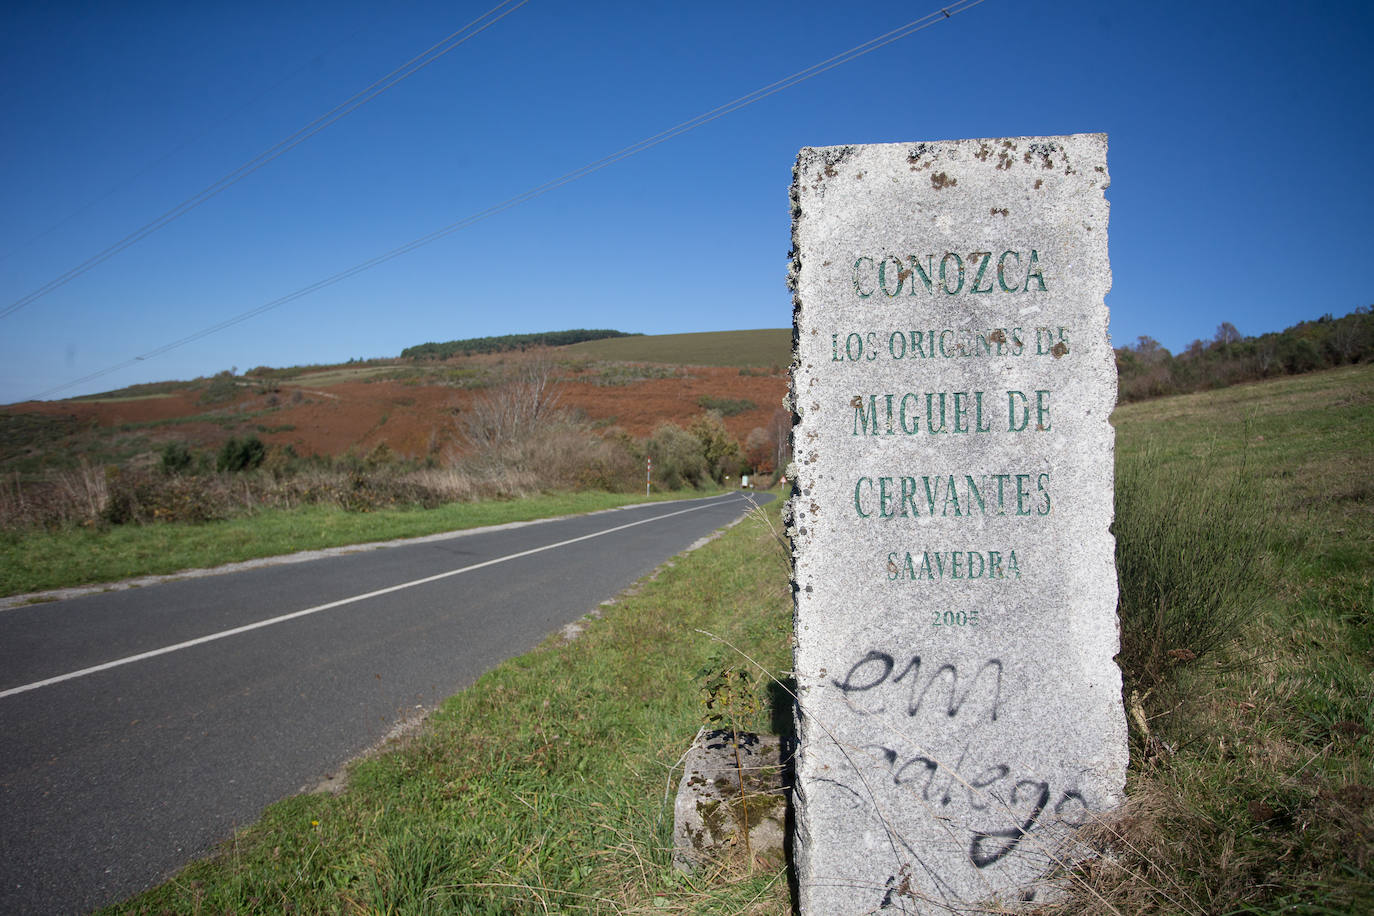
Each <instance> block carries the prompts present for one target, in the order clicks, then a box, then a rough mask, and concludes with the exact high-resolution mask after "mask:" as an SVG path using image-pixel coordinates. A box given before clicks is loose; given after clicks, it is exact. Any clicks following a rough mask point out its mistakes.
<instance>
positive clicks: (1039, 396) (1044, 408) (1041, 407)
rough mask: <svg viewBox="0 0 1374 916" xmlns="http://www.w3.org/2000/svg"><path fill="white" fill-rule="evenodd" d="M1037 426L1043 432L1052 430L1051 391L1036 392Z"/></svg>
mask: <svg viewBox="0 0 1374 916" xmlns="http://www.w3.org/2000/svg"><path fill="white" fill-rule="evenodd" d="M1035 428H1036V429H1037V430H1039V431H1040V432H1042V433H1047V432H1049V431H1050V393H1049V392H1048V391H1040V390H1037V391H1036V392H1035Z"/></svg>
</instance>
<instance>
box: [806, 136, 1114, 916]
mask: <svg viewBox="0 0 1374 916" xmlns="http://www.w3.org/2000/svg"><path fill="white" fill-rule="evenodd" d="M1106 153H1107V139H1106V137H1105V136H1104V135H1101V134H1084V135H1074V136H1066V137H1018V138H1010V139H997V140H956V141H948V142H939V143H901V144H881V145H871V146H845V147H828V148H808V149H804V150H802V151H801V153H800V155H799V156H798V158H797V164H796V168H795V171H794V178H793V185H792V214H793V224H792V225H793V255H792V257H793V263H792V268H791V276H790V282H791V285H792V287H793V289H794V291H795V310H794V337H795V353H794V357H793V363H792V390H791V399H792V405H793V409H794V411H795V414H796V422H795V426H794V428H793V454H794V456H795V458H794V462H795V474H796V479H795V482H794V489H793V491H792V497H791V500H790V502H789V504H788V511H789V518H788V524H789V533H790V535H791V538H792V548H793V563H794V565H793V587H794V592H795V596H796V651H795V669H796V678H797V689H798V709H799V723H798V728H799V738H800V742H801V745H800V754H799V760H798V765H797V773H796V782H795V796H794V797H795V804H796V824H797V826H796V836H795V841H794V847H795V848H794V856H795V859H796V864H797V872H798V880H799V885H800V896H801V904H802V913H803V914H805V916H843V914H858V913H874V912H893V913H972V912H979V913H981V912H984V911H985V910H988V909H994V910H996V911H997V912H1002V911H1004V910H1015V909H1017V908H1018V907H1026V906H1028V905H1030V904H1032V903H1039V902H1043V901H1045V900H1046V899H1048V898H1051V897H1053V896H1054V894H1055V893H1056V890H1057V887H1058V885H1056V883H1055V881H1056V879H1055V877H1054V876H1055V873H1056V871H1057V870H1061V869H1062V868H1063V867H1064V866H1067V865H1070V864H1072V863H1073V862H1074V861H1076V860H1078V859H1081V858H1082V857H1083V856H1084V855H1085V854H1086V850H1085V849H1084V848H1083V847H1082V846H1081V844H1079V843H1077V842H1076V841H1075V833H1076V830H1077V828H1079V827H1081V826H1082V825H1084V824H1086V823H1087V822H1089V821H1091V820H1092V819H1093V818H1094V817H1097V816H1099V815H1100V814H1101V813H1103V812H1105V811H1107V810H1109V809H1111V808H1112V807H1113V806H1114V805H1116V804H1117V803H1118V801H1119V799H1120V796H1121V793H1122V789H1123V786H1124V783H1125V773H1126V763H1127V744H1126V724H1125V717H1124V714H1123V710H1122V704H1121V675H1120V671H1119V670H1118V668H1117V666H1116V663H1115V662H1114V660H1113V657H1114V656H1115V654H1116V652H1117V645H1118V631H1117V617H1116V599H1117V593H1116V569H1115V565H1114V560H1113V556H1114V554H1113V547H1114V542H1113V539H1112V536H1111V534H1110V532H1109V526H1110V525H1111V521H1112V459H1113V431H1112V428H1111V426H1110V425H1109V424H1108V417H1109V415H1110V413H1111V410H1112V407H1113V406H1114V405H1115V402H1116V371H1115V364H1114V362H1113V354H1112V350H1111V346H1110V343H1109V341H1108V338H1107V309H1106V306H1105V304H1104V301H1103V300H1104V297H1105V295H1106V293H1107V290H1108V288H1109V287H1110V285H1111V273H1110V269H1109V267H1108V262H1107V212H1108V205H1107V201H1106V197H1105V193H1104V192H1105V190H1106V188H1107V185H1108V178H1107V161H1106ZM792 473H793V472H791V471H789V476H792ZM1061 880H1062V879H1061Z"/></svg>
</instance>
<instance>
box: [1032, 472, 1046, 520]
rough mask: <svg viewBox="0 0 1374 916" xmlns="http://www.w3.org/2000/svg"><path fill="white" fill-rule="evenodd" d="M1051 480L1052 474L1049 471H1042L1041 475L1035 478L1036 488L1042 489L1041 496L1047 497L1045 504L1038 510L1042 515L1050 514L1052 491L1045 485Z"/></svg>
mask: <svg viewBox="0 0 1374 916" xmlns="http://www.w3.org/2000/svg"><path fill="white" fill-rule="evenodd" d="M1049 482H1050V475H1049V474H1048V473H1041V475H1040V476H1039V477H1037V478H1035V488H1036V489H1037V490H1039V491H1040V495H1041V496H1043V497H1045V505H1044V506H1043V507H1041V508H1039V509H1037V510H1036V511H1037V512H1039V513H1040V514H1041V515H1049V514H1050V491H1049V490H1048V489H1047V488H1046V486H1045V485H1046V484H1048V483H1049Z"/></svg>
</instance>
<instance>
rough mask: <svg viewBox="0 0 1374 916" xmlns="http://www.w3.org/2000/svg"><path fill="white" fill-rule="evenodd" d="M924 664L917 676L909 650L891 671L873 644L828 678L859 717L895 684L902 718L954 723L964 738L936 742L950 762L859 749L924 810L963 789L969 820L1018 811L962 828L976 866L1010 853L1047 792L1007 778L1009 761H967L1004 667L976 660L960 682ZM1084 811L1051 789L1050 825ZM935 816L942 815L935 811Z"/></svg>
mask: <svg viewBox="0 0 1374 916" xmlns="http://www.w3.org/2000/svg"><path fill="white" fill-rule="evenodd" d="M924 667H925V668H926V669H927V671H928V673H927V674H925V675H924V676H923V671H922V669H923V662H922V659H921V657H920V656H919V655H912V656H911V657H910V660H909V661H907V662H906V663H905V664H903V665H901V666H900V668H899V666H898V663H897V658H896V657H895V656H894V655H892V654H891V653H888V652H883V651H879V650H876V649H875V650H870V651H868V652H867V653H866V654H865V655H864V656H863V657H862V658H860V659H859V660H858V661H857V662H855V663H854V664H853V665H852V666H851V667H850V669H849V671H848V672H847V673H846V674H845V676H844V678H843V679H841V680H832V681H831V683H832V684H834V685H835V686H836V687H837V688H839V690H840V691H841V695H842V696H843V697H844V701H845V703H846V704H847V705H848V706H849V708H850V709H851V710H852V711H853V712H855V713H857V714H859V715H863V716H869V715H877V714H879V713H885V712H887V711H888V702H889V698H890V694H891V693H893V692H894V688H895V690H896V691H897V692H898V693H899V696H901V697H903V698H904V699H905V708H904V709H903V710H902V711H903V712H905V714H906V715H907V716H909V717H915V716H917V715H918V714H919V713H921V712H922V711H923V710H924V711H925V713H926V715H927V716H932V715H933V716H935V717H937V719H943V720H946V721H949V720H954V721H951V722H950V726H951V729H954V728H956V727H957V728H958V730H959V731H962V732H963V733H964V734H965V735H967V736H970V737H966V738H964V739H962V740H960V739H956V740H955V741H954V742H953V743H952V744H950V743H949V742H943V743H944V744H945V746H949V747H951V749H952V750H954V749H956V748H957V750H956V751H954V753H951V754H950V755H949V758H952V759H953V763H952V765H951V762H950V759H945V760H940V759H937V758H938V757H939V756H940V755H936V754H932V753H930V752H928V751H927V752H925V753H918V754H908V755H903V754H902V753H901V752H900V751H898V750H895V749H893V748H890V747H887V746H885V745H878V744H873V745H868V746H867V747H865V748H864V750H865V751H866V752H867V753H868V754H869V755H873V754H875V753H876V754H877V755H878V757H879V758H880V759H881V760H883V762H884V763H885V764H886V768H887V773H888V776H889V778H890V779H891V785H894V786H905V787H910V788H915V787H916V786H917V785H919V786H920V790H921V800H922V802H923V803H925V804H926V805H927V806H931V807H930V810H932V811H934V810H937V808H936V807H935V806H938V810H947V809H948V807H949V805H950V804H951V802H953V801H955V799H956V798H958V797H959V795H960V794H963V795H964V796H965V797H964V799H963V805H962V806H961V807H964V808H965V810H966V811H967V812H968V813H969V815H970V817H977V816H978V815H984V817H986V816H988V815H990V816H992V817H993V818H995V819H1001V818H1002V817H1004V816H1006V815H1013V813H1014V812H1020V813H1019V814H1014V817H1015V821H1013V822H1012V823H1011V824H1010V825H1009V826H1005V827H992V826H991V825H984V826H982V827H971V826H970V827H967V828H966V829H968V831H969V832H968V837H969V840H968V842H969V845H968V860H969V862H970V863H971V864H972V865H973V866H974V867H975V868H977V869H980V870H981V869H984V868H987V867H988V866H990V865H993V864H995V863H997V862H999V861H1001V860H1002V859H1004V858H1005V857H1006V856H1008V855H1009V854H1011V853H1012V852H1013V851H1014V850H1015V849H1016V848H1017V846H1018V845H1019V844H1020V843H1021V841H1022V840H1023V839H1024V838H1025V837H1026V836H1028V835H1029V834H1030V833H1031V832H1032V831H1033V830H1034V829H1035V828H1036V827H1037V825H1039V824H1040V822H1041V818H1042V816H1043V815H1044V813H1045V810H1046V808H1047V807H1048V806H1049V803H1050V799H1051V798H1052V797H1053V795H1054V792H1053V791H1052V789H1051V786H1050V783H1049V782H1048V781H1046V780H1043V779H1038V778H1034V777H1023V778H1020V779H1016V780H1015V781H1014V782H1012V781H1011V780H1012V779H1013V777H1012V772H1011V766H1010V765H1009V764H1007V763H1005V762H999V763H980V762H978V761H976V760H970V757H978V756H981V755H979V754H977V753H976V752H974V751H973V750H972V748H973V741H972V737H971V736H973V735H976V734H978V732H979V731H981V730H984V729H986V728H988V727H990V726H991V724H992V723H996V722H997V721H998V719H999V716H1001V715H1003V704H1004V699H1005V698H1004V696H1003V668H1004V666H1003V662H1002V660H1001V659H1000V658H992V659H988V660H986V661H984V662H983V663H982V664H981V665H979V666H978V668H977V670H976V671H975V672H974V673H973V675H972V677H969V676H967V675H965V677H964V679H963V681H962V683H961V680H960V677H959V670H958V668H957V666H955V665H952V664H942V665H939V666H938V667H935V668H934V670H933V671H931V670H929V668H930V666H928V665H926V666H924ZM881 688H887V689H885V690H884V689H881ZM966 707H967V710H966V709H965V708H966ZM941 713H943V715H941ZM961 719H962V721H960V720H961ZM923 737H926V738H928V739H929V738H930V737H932V736H923ZM999 743H1000V742H999ZM955 753H957V757H955ZM1008 786H1010V791H1009V792H1008V791H1007V788H1008ZM961 790H962V793H961ZM850 791H852V790H850ZM989 809H993V810H991V811H989ZM1089 810H1090V809H1089V805H1088V801H1087V799H1086V798H1085V797H1084V796H1083V794H1082V792H1080V791H1079V790H1078V789H1076V788H1068V789H1065V790H1063V791H1062V792H1060V793H1059V797H1058V799H1057V800H1056V802H1055V805H1054V807H1053V808H1052V809H1051V812H1052V814H1053V816H1054V821H1055V822H1056V823H1058V824H1062V825H1063V826H1065V827H1069V828H1074V827H1079V826H1082V825H1083V824H1084V823H1085V822H1086V821H1087V817H1088V813H1089ZM937 816H940V817H941V819H942V820H945V821H949V820H950V819H949V818H947V817H945V816H943V815H937ZM1003 822H1004V823H1005V821H1003Z"/></svg>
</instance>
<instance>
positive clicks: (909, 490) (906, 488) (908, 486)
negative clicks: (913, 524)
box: [901, 477, 921, 518]
mask: <svg viewBox="0 0 1374 916" xmlns="http://www.w3.org/2000/svg"><path fill="white" fill-rule="evenodd" d="M907 506H910V507H911V514H912V516H917V515H920V514H921V512H920V510H919V509H917V508H916V478H915V477H903V478H902V512H901V514H902V518H906V507H907Z"/></svg>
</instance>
